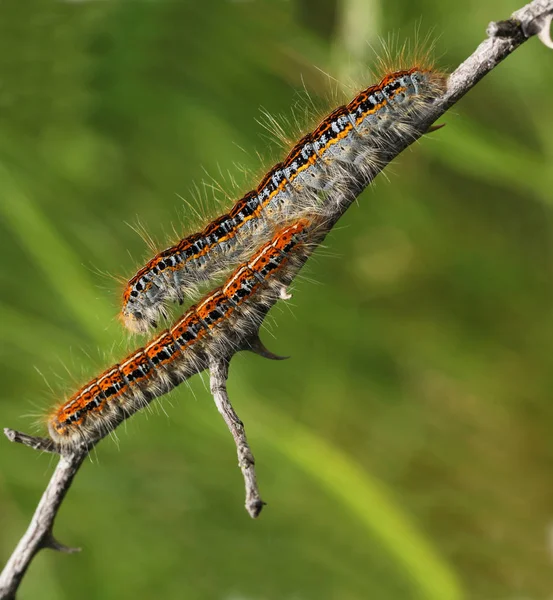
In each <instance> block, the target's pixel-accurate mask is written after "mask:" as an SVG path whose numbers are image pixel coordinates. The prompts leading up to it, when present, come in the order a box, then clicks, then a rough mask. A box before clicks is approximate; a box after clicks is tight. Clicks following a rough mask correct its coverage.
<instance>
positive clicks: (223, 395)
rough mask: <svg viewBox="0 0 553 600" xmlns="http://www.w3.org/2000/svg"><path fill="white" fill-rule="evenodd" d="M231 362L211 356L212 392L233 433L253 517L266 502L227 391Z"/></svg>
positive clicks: (242, 428) (250, 453) (247, 502)
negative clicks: (261, 494) (262, 497)
mask: <svg viewBox="0 0 553 600" xmlns="http://www.w3.org/2000/svg"><path fill="white" fill-rule="evenodd" d="M228 367H229V363H228V361H227V360H216V359H214V358H211V359H210V361H209V377H210V380H211V386H210V387H211V393H212V395H213V399H214V400H215V404H216V406H217V410H218V411H219V412H220V413H221V416H222V417H223V419H224V420H225V423H226V424H227V427H228V428H229V431H230V432H231V433H232V437H233V439H234V443H235V444H236V452H237V454H238V466H239V467H240V469H241V471H242V475H243V476H244V484H245V486H246V510H247V511H248V513H249V514H250V516H251V517H252V518H254V519H255V518H256V517H258V516H259V513H260V512H261V509H262V508H263V505H264V504H265V502H263V500H261V496H260V495H259V490H258V489H257V479H256V477H255V460H254V458H253V454H252V451H251V450H250V446H249V445H248V440H247V439H246V431H245V429H244V423H242V421H241V420H240V418H239V417H238V415H237V414H236V412H235V411H234V408H233V407H232V404H231V403H230V400H229V397H228V392H227V377H228Z"/></svg>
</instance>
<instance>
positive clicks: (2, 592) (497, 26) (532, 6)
mask: <svg viewBox="0 0 553 600" xmlns="http://www.w3.org/2000/svg"><path fill="white" fill-rule="evenodd" d="M552 17H553V0H534V1H533V2H530V3H529V4H527V5H526V6H524V7H523V8H521V9H520V10H518V11H516V12H515V13H513V15H512V17H511V18H510V19H508V20H506V21H498V22H495V23H491V24H490V25H489V27H488V36H489V37H488V39H486V40H485V41H484V42H482V43H481V44H480V46H479V47H478V48H477V49H476V51H475V52H474V53H473V54H472V55H471V56H470V57H469V58H468V59H467V60H466V61H465V62H464V63H463V64H462V65H460V66H459V68H457V69H456V70H455V71H454V72H453V73H452V74H451V76H450V77H449V80H448V84H447V90H446V93H445V94H444V95H443V96H442V97H441V98H439V99H438V100H437V101H436V102H435V103H434V104H433V105H432V106H431V107H430V108H429V110H428V111H427V112H426V113H425V114H424V115H421V116H420V118H419V122H418V123H417V124H416V131H415V134H414V135H413V134H411V135H410V136H405V137H403V138H401V137H398V139H397V144H394V148H393V150H390V151H389V155H388V156H387V157H386V160H385V161H383V163H382V164H380V165H378V166H375V167H374V169H373V171H372V172H371V173H369V174H368V175H367V174H366V173H365V174H364V175H362V174H361V173H359V175H358V179H357V180H356V181H354V183H353V185H352V186H351V188H350V189H349V190H348V191H347V192H342V193H341V195H340V196H339V197H334V198H333V201H332V206H331V207H330V210H329V212H328V215H327V217H328V219H327V223H326V226H325V230H324V231H322V232H321V233H320V237H319V239H318V240H317V242H318V243H320V242H321V241H322V240H323V239H324V237H325V236H326V234H327V233H328V232H329V231H330V229H331V228H332V227H333V226H334V225H335V224H336V222H337V221H338V220H339V219H340V217H341V216H342V215H343V214H344V213H345V211H346V210H347V209H348V207H349V206H350V205H351V203H352V202H353V201H354V200H355V198H356V197H357V196H358V195H359V193H360V192H361V191H362V190H363V189H364V188H365V187H366V186H367V185H368V183H370V181H372V180H373V179H374V177H376V175H378V173H379V172H380V171H381V170H382V169H383V168H384V166H385V164H386V163H388V162H390V161H391V160H392V159H393V158H394V157H395V156H397V155H398V154H399V153H400V152H402V151H403V150H404V149H405V148H406V147H407V146H409V145H410V144H411V143H413V142H414V141H415V140H416V139H418V138H420V137H421V136H422V135H424V134H425V133H426V132H428V131H429V128H430V127H431V125H432V123H434V121H436V119H438V118H439V117H440V116H442V115H443V114H444V112H445V111H446V110H447V109H448V108H450V107H451V106H452V105H453V104H455V103H456V102H457V101H458V100H459V99H460V98H461V97H462V96H464V95H465V94H466V93H467V92H468V91H469V90H470V89H471V88H472V87H473V86H474V85H476V83H478V81H480V79H482V77H484V76H485V75H486V74H487V73H489V72H490V71H491V70H492V69H494V68H495V67H496V66H497V65H498V64H499V63H500V62H501V61H502V60H504V59H505V58H506V57H507V56H508V55H509V54H511V53H512V52H513V51H514V50H515V49H516V48H518V47H519V46H520V45H521V44H522V43H523V42H525V41H526V40H527V39H528V38H529V37H531V36H533V35H537V36H538V37H539V39H540V40H541V41H542V42H543V43H544V44H545V45H546V46H548V47H550V48H553V42H552V41H551V35H550V27H551V20H552ZM315 245H316V244H315ZM305 260H307V258H306V259H305ZM300 268H301V265H300V266H298V269H297V270H298V271H299V269H300ZM296 273H297V271H296ZM294 275H295V274H292V275H291V276H290V279H292V278H293V276H294ZM275 302H276V301H275ZM269 309H270V306H267V307H265V308H264V309H263V314H266V312H268V311H269ZM233 335H234V340H231V341H233V342H234V344H233V346H232V348H233V349H229V351H228V353H227V355H226V356H225V357H223V358H220V359H219V360H218V361H214V360H213V359H210V358H209V357H205V358H204V359H203V360H200V361H199V362H198V365H197V368H196V372H197V373H199V372H200V371H203V370H205V369H209V370H210V375H211V391H212V393H213V397H214V399H215V402H216V404H217V408H218V409H219V411H220V412H221V414H222V415H223V418H224V419H225V422H226V423H227V426H228V427H229V429H230V431H231V433H232V435H233V438H234V440H235V443H236V446H237V452H238V460H239V465H240V468H241V469H242V473H243V475H244V481H245V484H246V508H247V510H248V512H249V513H250V515H251V516H252V517H256V516H258V515H259V512H260V510H261V508H262V506H263V502H262V501H261V498H260V496H259V492H258V491H257V485H256V479H255V471H254V460H253V456H252V453H251V451H250V449H249V447H248V444H247V441H246V436H245V432H244V426H243V424H242V422H241V421H240V419H239V418H238V416H237V415H236V413H235V412H234V409H233V408H232V406H231V404H230V401H229V398H228V394H227V390H226V379H227V375H228V365H229V362H230V360H231V358H232V357H233V355H234V354H235V353H236V352H238V351H240V350H250V351H253V352H256V353H258V354H260V355H261V356H265V357H266V358H273V359H274V358H281V357H277V356H276V355H273V354H272V353H271V352H269V351H268V350H267V349H266V348H264V347H263V345H262V344H261V343H260V342H259V339H258V338H257V337H256V336H254V337H253V338H252V337H251V336H250V337H248V338H246V337H244V335H242V334H241V333H240V332H235V333H234V334H233ZM229 347H230V346H229ZM4 433H5V435H6V436H7V437H8V439H9V440H10V441H13V442H19V443H22V444H24V445H27V446H30V447H31V448H34V449H36V450H40V451H42V452H54V453H60V454H61V457H60V460H59V463H58V465H57V467H56V469H55V471H54V473H53V475H52V477H51V479H50V483H49V484H48V486H47V488H46V491H45V492H44V494H43V496H42V498H41V500H40V502H39V505H38V507H37V509H36V511H35V514H34V516H33V518H32V520H31V523H30V525H29V527H28V529H27V531H26V532H25V534H24V535H23V537H22V538H21V540H20V542H19V544H18V545H17V547H16V549H15V550H14V552H13V554H12V556H11V558H10V559H9V561H8V563H7V564H6V566H5V568H4V570H3V572H2V574H1V575H0V600H7V599H13V598H15V594H16V592H17V588H18V586H19V584H20V582H21V579H22V578H23V576H24V574H25V572H26V570H27V568H28V567H29V565H30V563H31V561H32V559H33V557H34V555H35V554H36V553H37V552H38V551H39V550H40V549H42V548H52V549H55V550H60V551H65V552H73V551H75V549H72V548H68V547H67V546H64V545H62V544H60V543H59V542H57V541H56V540H55V539H54V537H53V535H52V528H53V524H54V520H55V517H56V515H57V512H58V510H59V508H60V506H61V503H62V501H63V499H64V498H65V495H66V493H67V491H68V490H69V488H70V486H71V483H72V481H73V478H74V477H75V475H76V473H77V471H78V469H79V468H80V466H81V465H82V463H83V461H84V459H85V457H86V456H87V454H88V452H90V449H91V448H90V447H88V448H82V449H79V450H78V451H77V452H75V453H73V454H63V453H62V452H61V451H60V449H58V448H56V447H55V444H54V443H53V442H52V441H51V440H47V439H43V438H35V437H32V436H29V435H27V434H24V433H19V432H16V431H13V430H11V429H5V430H4Z"/></svg>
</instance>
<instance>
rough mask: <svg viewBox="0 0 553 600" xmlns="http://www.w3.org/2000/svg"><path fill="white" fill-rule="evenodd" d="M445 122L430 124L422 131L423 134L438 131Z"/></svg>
mask: <svg viewBox="0 0 553 600" xmlns="http://www.w3.org/2000/svg"><path fill="white" fill-rule="evenodd" d="M445 126H446V123H440V124H439V125H430V127H429V128H428V129H427V130H426V131H425V132H424V135H427V134H429V133H434V131H438V130H439V129H441V128H442V127H445Z"/></svg>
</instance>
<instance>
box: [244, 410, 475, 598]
mask: <svg viewBox="0 0 553 600" xmlns="http://www.w3.org/2000/svg"><path fill="white" fill-rule="evenodd" d="M248 412H249V413H250V414H251V413H253V418H252V419H251V421H252V422H254V423H255V437H259V438H261V439H263V440H264V441H265V442H268V443H270V444H272V445H273V446H274V448H275V449H276V450H278V451H280V452H282V453H283V454H284V455H285V456H286V457H287V458H288V459H289V460H290V461H291V462H292V463H294V464H296V465H297V466H298V467H300V468H301V469H303V470H304V471H305V472H306V473H308V474H309V475H310V476H311V477H313V478H314V479H315V480H317V481H318V482H319V484H320V485H321V486H322V487H323V488H324V489H325V490H326V491H327V492H328V493H330V494H331V495H333V496H334V497H335V498H336V499H337V500H339V501H340V502H341V503H342V504H343V505H344V506H345V507H346V508H347V509H349V510H350V511H351V512H352V513H353V514H354V515H355V516H356V517H357V518H358V519H359V521H360V522H361V523H362V524H363V526H364V527H365V528H366V529H367V531H368V532H369V534H370V535H371V536H374V537H376V538H378V540H379V541H380V543H381V544H382V545H383V547H384V548H386V549H387V550H388V552H389V553H390V555H391V556H392V557H393V558H394V559H395V560H396V561H397V563H398V565H399V566H400V567H401V568H403V569H405V571H406V572H407V574H408V575H409V577H410V578H411V580H412V581H413V583H414V584H415V585H416V586H417V588H418V592H419V594H418V595H419V597H420V598H424V599H428V600H461V599H462V598H464V594H463V592H462V590H461V587H460V583H459V581H458V579H457V577H456V575H455V573H453V572H452V570H451V569H450V567H449V565H448V564H447V563H446V562H445V561H444V560H442V558H441V557H440V556H439V555H438V553H437V552H436V551H435V550H434V549H433V548H432V547H431V545H430V544H429V543H428V541H427V540H426V539H425V537H424V535H423V534H422V533H421V532H420V531H418V530H417V528H416V526H415V525H414V524H413V523H411V521H410V520H409V517H408V516H407V515H406V514H405V513H404V511H403V510H402V509H401V507H400V506H398V504H397V503H396V501H395V500H394V498H393V497H392V495H391V494H390V492H389V491H388V490H387V489H386V487H385V486H384V485H383V484H382V483H380V482H379V481H378V480H376V479H375V478H374V477H371V476H370V475H369V473H367V472H366V471H365V470H364V469H362V468H361V467H360V466H359V465H358V464H356V462H355V461H353V460H352V459H351V458H350V457H348V456H347V455H346V454H345V453H343V452H341V451H340V450H339V449H338V448H336V447H335V446H333V445H332V444H331V443H329V442H328V441H327V440H326V439H324V438H323V437H321V436H317V435H314V434H313V433H312V432H310V431H309V430H308V429H307V428H305V427H303V426H302V425H300V424H298V423H297V422H295V421H292V420H291V419H288V418H287V417H285V416H283V415H281V414H278V413H276V412H274V411H271V410H270V409H267V408H266V407H262V408H261V407H259V405H258V404H256V406H255V407H254V406H253V405H248ZM256 413H257V415H256ZM251 429H254V428H250V430H251ZM252 433H253V432H252ZM252 437H253V436H252Z"/></svg>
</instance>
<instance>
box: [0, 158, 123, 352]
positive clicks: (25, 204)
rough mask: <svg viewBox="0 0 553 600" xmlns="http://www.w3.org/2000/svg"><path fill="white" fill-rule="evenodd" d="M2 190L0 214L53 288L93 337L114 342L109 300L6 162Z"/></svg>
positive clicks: (0, 180) (0, 173)
mask: <svg viewBox="0 0 553 600" xmlns="http://www.w3.org/2000/svg"><path fill="white" fill-rule="evenodd" d="M0 190H1V192H0V193H1V195H2V201H1V202H0V214H1V215H2V216H3V217H4V219H5V221H6V223H7V224H8V225H9V226H10V227H11V229H12V230H13V232H14V233H15V234H16V236H17V237H18V238H19V241H20V243H21V246H22V247H23V248H24V249H25V250H26V251H27V253H28V254H29V255H30V256H31V257H32V259H33V260H34V262H35V264H36V265H37V266H38V267H39V268H40V269H41V270H42V271H43V272H44V274H45V275H46V277H47V278H48V280H49V282H50V284H51V286H52V288H53V289H54V290H55V291H56V292H57V293H58V296H59V297H60V298H61V299H62V300H63V302H64V304H65V305H66V306H67V308H68V309H69V311H70V312H71V313H72V314H73V315H74V317H75V318H76V319H77V321H78V322H79V324H80V325H81V326H82V328H83V329H84V330H85V331H86V332H87V333H88V334H89V335H90V337H91V339H93V340H96V341H97V342H98V343H99V344H102V343H107V342H108V341H110V340H111V339H112V338H111V336H110V335H109V334H108V333H107V332H106V325H105V324H106V323H110V322H111V321H112V320H113V311H111V310H110V309H109V306H108V304H107V303H106V302H103V301H100V300H99V299H98V297H97V293H96V291H95V290H94V287H93V285H92V284H91V283H90V282H89V281H88V279H87V278H86V276H85V275H84V273H85V269H84V267H83V266H82V265H81V264H79V263H78V261H77V259H76V256H75V253H74V252H73V251H72V250H71V248H70V247H69V246H68V245H67V244H66V243H65V242H64V241H63V239H62V238H61V236H60V235H59V234H58V233H57V232H56V231H55V229H54V227H53V226H52V225H51V223H50V222H49V221H48V219H47V218H46V217H45V215H43V214H42V213H41V211H40V210H39V208H38V207H37V206H36V204H34V203H33V202H32V201H31V200H30V199H29V197H28V196H27V195H26V194H25V193H24V192H23V190H22V189H21V188H20V187H19V185H18V184H17V182H16V181H15V180H14V178H13V177H12V176H11V174H10V173H8V171H7V170H6V169H5V168H4V166H3V165H0ZM37 294H40V290H37ZM93 314H94V318H92V315H93Z"/></svg>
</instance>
